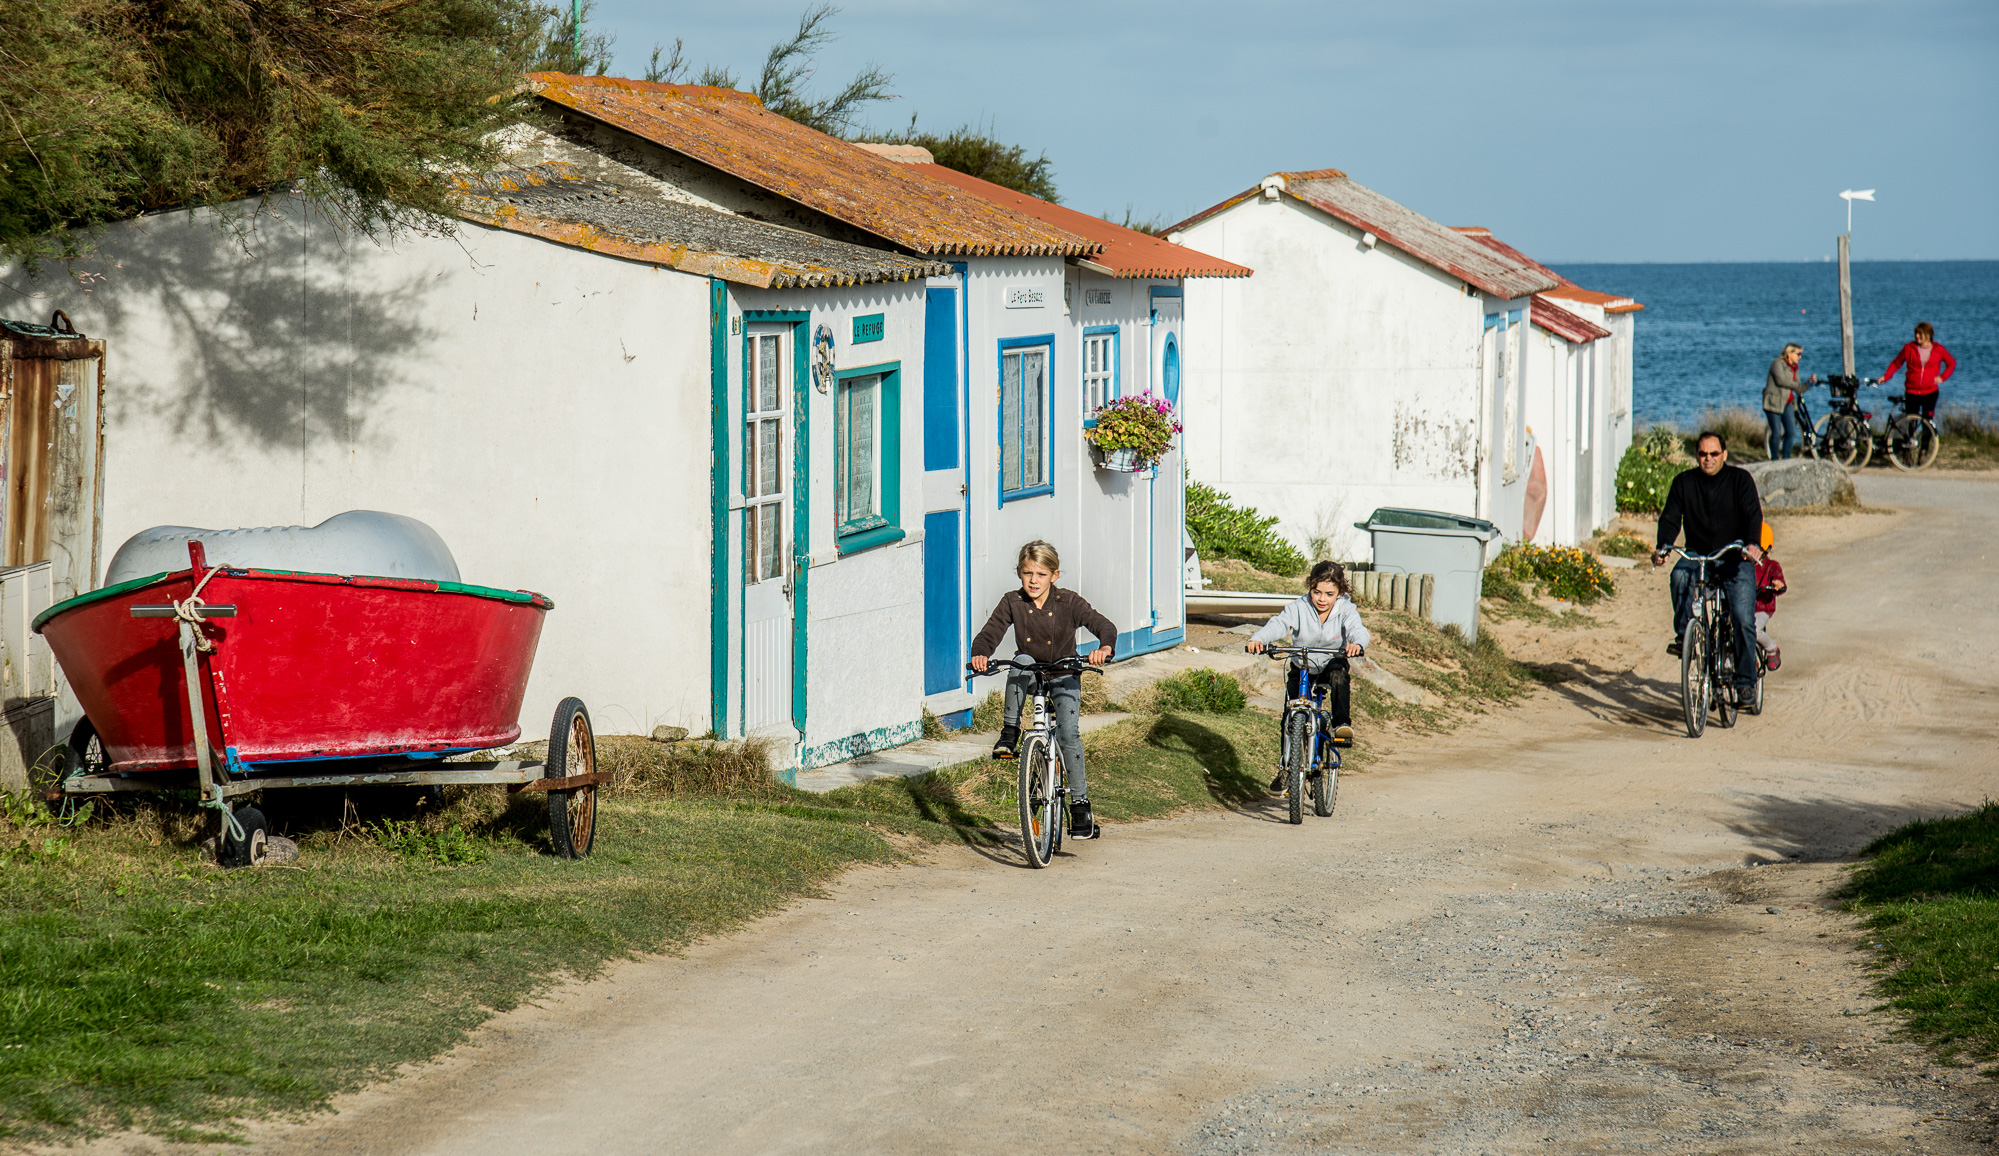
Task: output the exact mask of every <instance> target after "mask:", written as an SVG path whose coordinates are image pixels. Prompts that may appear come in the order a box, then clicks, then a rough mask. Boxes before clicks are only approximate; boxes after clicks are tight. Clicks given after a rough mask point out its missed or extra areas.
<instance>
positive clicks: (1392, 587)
mask: <svg viewBox="0 0 1999 1156" xmlns="http://www.w3.org/2000/svg"><path fill="white" fill-rule="evenodd" d="M1408 589H1409V575H1407V574H1391V575H1389V577H1388V608H1389V609H1390V610H1405V609H1407V607H1406V606H1405V605H1404V604H1403V596H1404V592H1405V591H1406V590H1408Z"/></svg>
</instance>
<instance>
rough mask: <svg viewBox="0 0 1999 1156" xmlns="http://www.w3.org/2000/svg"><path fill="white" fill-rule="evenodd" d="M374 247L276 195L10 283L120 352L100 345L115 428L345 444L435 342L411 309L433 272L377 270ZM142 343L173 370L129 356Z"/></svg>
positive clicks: (229, 439) (127, 231)
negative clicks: (148, 425)
mask: <svg viewBox="0 0 1999 1156" xmlns="http://www.w3.org/2000/svg"><path fill="white" fill-rule="evenodd" d="M406 243H407V242H406ZM416 243H418V244H422V243H433V242H428V241H419V242H416ZM387 253H388V250H386V249H384V248H382V247H379V246H377V245H376V243H375V242H374V241H371V240H369V239H368V238H367V237H365V236H361V235H358V234H355V233H352V232H349V231H347V230H344V229H342V228H341V227H340V226H339V225H338V224H336V223H335V221H334V219H333V218H332V217H330V216H329V215H328V214H327V213H326V212H325V211H324V210H322V209H320V208H317V207H315V206H312V205H310V204H309V203H307V202H306V201H305V200H304V199H302V198H299V197H293V196H284V197H273V198H272V199H271V200H270V201H268V202H265V203H262V204H259V203H256V202H239V203H237V204H236V205H232V206H228V207H226V208H225V209H224V210H222V211H216V210H198V211H195V212H193V213H179V212H176V213H169V214H162V215H160V216H157V217H151V218H145V219H141V220H138V221H132V222H126V223H123V224H120V225H116V226H113V227H112V228H111V229H109V230H107V231H106V233H105V234H104V235H103V237H102V239H101V243H100V247H99V248H98V249H97V251H96V252H94V253H93V254H91V255H90V256H89V257H88V258H85V259H83V260H79V261H76V262H74V263H72V266H71V268H70V270H69V272H68V273H65V272H64V271H62V270H61V269H58V268H56V267H54V266H49V267H45V268H44V270H43V271H42V273H41V275H40V276H39V277H38V278H34V279H29V278H27V277H25V276H17V277H16V278H12V280H15V281H16V283H17V284H19V283H21V282H24V281H25V282H28V283H29V284H30V285H31V286H32V289H33V290H34V291H35V294H36V296H37V297H42V298H45V299H46V300H47V301H49V302H50V303H51V305H52V306H53V307H60V308H62V309H65V310H66V311H67V312H68V313H69V315H70V316H71V317H72V318H73V319H74V320H75V322H76V324H77V327H78V328H80V329H82V330H84V331H85V332H87V333H89V334H91V335H92V336H102V337H106V338H109V339H110V340H112V341H114V342H118V341H120V340H121V339H122V340H124V341H128V342H130V343H131V344H129V345H127V347H126V349H119V348H117V347H116V346H115V345H114V346H113V347H112V348H111V349H110V350H108V352H109V354H110V358H109V361H108V364H107V372H108V375H109V378H110V380H109V382H108V384H109V385H110V387H111V388H109V389H108V390H107V394H108V395H109V396H107V398H106V402H107V404H108V405H109V406H110V407H111V415H112V416H113V417H114V418H117V417H128V416H131V415H133V414H134V412H135V411H136V412H138V413H146V414H151V415H157V416H160V417H162V418H164V419H165V421H166V422H167V423H168V424H169V425H170V426H171V427H172V428H173V429H174V431H175V432H176V433H177V434H181V435H183V436H184V438H185V439H186V441H187V443H195V442H201V441H204V440H205V441H206V442H208V443H211V444H214V443H219V445H220V446H221V447H224V448H228V447H235V446H241V447H243V448H254V449H263V450H285V449H309V448H313V447H322V446H326V445H336V446H340V447H342V448H346V447H351V446H354V445H358V444H360V443H362V442H364V441H366V440H367V439H368V437H369V433H370V431H369V429H368V422H369V419H370V417H371V416H372V415H373V414H374V413H375V412H376V411H377V409H378V407H379V403H381V402H382V401H383V399H384V398H385V397H386V396H387V395H388V394H389V393H390V392H391V391H393V390H396V389H414V388H422V386H421V384H420V375H417V374H412V373H410V372H409V370H408V368H407V367H408V366H409V364H410V362H411V360H412V355H413V354H414V353H415V352H416V351H417V350H418V349H420V348H422V347H423V346H425V345H427V344H429V343H431V342H434V341H436V340H437V339H438V336H439V335H438V333H437V331H436V329H435V328H433V327H432V326H430V325H429V324H428V323H427V322H426V321H425V319H424V308H423V306H424V299H425V296H426V290H427V289H428V288H429V286H430V284H432V283H433V281H434V278H432V277H429V276H424V275H420V274H412V275H406V276H403V277H401V278H400V280H398V278H397V277H396V276H395V275H393V274H391V275H389V276H384V270H385V269H393V268H394V265H393V264H392V263H391V262H389V261H385V260H384V259H383V258H384V257H385V256H386V255H387ZM153 326H159V327H160V328H161V329H163V330H164V331H163V332H158V333H156V334H148V331H149V330H150V329H151V328H152V327H153ZM142 335H145V336H142ZM153 342H157V344H152V343H153ZM149 349H158V350H161V351H170V352H171V354H172V355H173V356H174V357H175V360H172V361H166V362H163V363H159V364H155V365H151V366H143V367H140V366H134V365H133V363H132V362H131V361H130V360H128V359H127V358H129V357H130V356H132V354H131V353H128V352H127V350H134V351H149ZM121 353H122V354H126V357H120V354H121ZM121 411H122V412H121ZM204 448H208V447H204Z"/></svg>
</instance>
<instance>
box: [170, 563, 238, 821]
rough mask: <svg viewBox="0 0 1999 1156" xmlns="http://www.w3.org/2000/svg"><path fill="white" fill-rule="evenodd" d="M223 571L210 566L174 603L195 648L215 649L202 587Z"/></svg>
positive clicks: (175, 614) (201, 649)
mask: <svg viewBox="0 0 1999 1156" xmlns="http://www.w3.org/2000/svg"><path fill="white" fill-rule="evenodd" d="M221 572H222V567H220V566H211V567H209V570H208V573H206V574H203V575H202V576H201V581H199V582H196V583H195V584H194V592H193V593H191V594H189V595H188V596H187V598H186V599H184V600H182V601H180V602H176V603H174V617H175V618H178V619H180V620H181V621H182V622H185V623H188V624H189V625H191V626H193V627H194V648H195V649H196V650H200V651H212V650H214V649H215V644H214V643H213V642H210V641H209V640H208V636H207V635H205V634H203V633H202V632H201V626H202V624H203V623H204V622H206V621H207V620H206V619H204V618H203V617H202V616H201V608H202V606H203V605H205V604H204V603H203V602H202V600H201V590H202V587H204V586H206V585H208V580H209V579H210V578H213V577H215V576H216V575H217V574H220V573H221ZM230 822H231V823H232V824H233V823H234V822H235V820H233V819H232V820H230Z"/></svg>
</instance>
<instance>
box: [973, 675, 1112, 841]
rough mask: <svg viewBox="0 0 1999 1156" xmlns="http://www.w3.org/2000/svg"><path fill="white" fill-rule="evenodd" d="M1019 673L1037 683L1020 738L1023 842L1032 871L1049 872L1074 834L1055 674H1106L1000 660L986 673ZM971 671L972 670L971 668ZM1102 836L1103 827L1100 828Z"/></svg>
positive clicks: (1031, 688) (1033, 685) (1031, 689)
mask: <svg viewBox="0 0 1999 1156" xmlns="http://www.w3.org/2000/svg"><path fill="white" fill-rule="evenodd" d="M1008 668H1011V669H1014V670H1021V671H1026V672H1027V673H1028V675H1029V676H1030V677H1031V681H1030V683H1029V685H1028V688H1027V695H1028V699H1029V706H1030V710H1029V712H1028V717H1029V718H1030V719H1031V720H1032V721H1031V722H1029V723H1028V725H1027V726H1025V727H1024V728H1022V730H1021V736H1020V747H1019V751H1020V755H1019V764H1020V780H1019V787H1020V841H1021V843H1022V844H1023V845H1024V846H1025V847H1026V848H1027V862H1028V865H1029V866H1031V867H1046V866H1048V862H1049V860H1051V859H1053V858H1054V857H1055V852H1057V851H1060V850H1061V849H1062V835H1063V832H1065V831H1067V830H1068V829H1069V780H1068V776H1067V775H1066V774H1065V773H1064V770H1063V767H1062V749H1061V747H1060V746H1058V745H1057V744H1056V742H1055V727H1054V723H1053V721H1052V720H1051V719H1050V717H1049V714H1048V684H1047V679H1048V676H1049V675H1051V674H1074V673H1084V674H1102V673H1103V671H1102V669H1101V668H1099V667H1095V666H1091V665H1090V663H1089V661H1088V660H1087V659H1084V658H1080V657H1077V658H1058V659H1056V660H1055V661H1054V662H1032V661H1029V660H1027V659H1023V658H995V659H989V660H988V661H987V662H986V669H985V670H984V671H983V672H979V671H974V673H985V674H991V673H992V672H994V671H996V670H1004V669H1008ZM965 669H966V670H972V669H973V668H972V666H971V664H969V663H967V664H966V666H965ZM1097 830H1098V832H1099V833H1101V832H1102V831H1103V825H1102V824H1098V825H1097Z"/></svg>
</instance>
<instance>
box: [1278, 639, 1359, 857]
mask: <svg viewBox="0 0 1999 1156" xmlns="http://www.w3.org/2000/svg"><path fill="white" fill-rule="evenodd" d="M1263 653H1265V654H1267V655H1269V656H1270V657H1272V658H1275V659H1281V660H1285V661H1288V662H1290V663H1291V671H1290V676H1289V678H1288V680H1287V681H1288V683H1289V686H1288V688H1287V689H1288V693H1287V694H1286V696H1285V700H1284V717H1283V718H1282V719H1281V720H1279V722H1278V732H1277V733H1278V735H1279V737H1280V739H1281V741H1282V746H1281V748H1280V753H1279V755H1278V766H1279V768H1280V770H1281V773H1282V778H1283V780H1284V793H1285V795H1286V796H1288V798H1289V801H1290V804H1291V821H1292V822H1293V823H1303V822H1304V821H1305V791H1306V788H1307V785H1308V784H1309V786H1310V789H1311V792H1312V813H1313V814H1314V815H1317V816H1319V817H1320V818H1321V819H1324V818H1328V817H1330V816H1331V815H1332V813H1333V808H1334V807H1335V806H1336V805H1338V803H1339V798H1340V749H1341V748H1342V747H1351V746H1352V745H1353V742H1352V740H1344V741H1343V740H1339V739H1335V738H1334V737H1333V733H1332V732H1333V712H1332V711H1331V710H1329V709H1327V707H1326V688H1325V687H1324V686H1318V687H1314V686H1313V685H1312V670H1311V668H1310V667H1308V666H1306V665H1305V656H1306V655H1308V654H1330V655H1333V656H1334V659H1333V661H1334V662H1336V663H1338V664H1339V665H1340V666H1342V667H1344V666H1345V665H1346V651H1345V650H1343V649H1338V648H1334V647H1322V646H1266V647H1264V648H1263Z"/></svg>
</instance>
